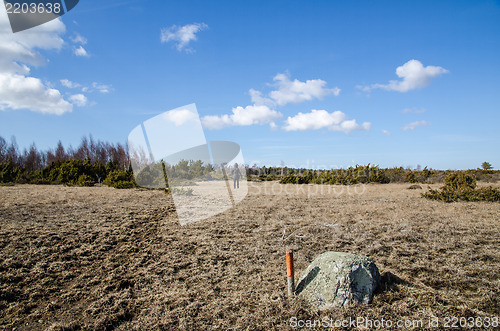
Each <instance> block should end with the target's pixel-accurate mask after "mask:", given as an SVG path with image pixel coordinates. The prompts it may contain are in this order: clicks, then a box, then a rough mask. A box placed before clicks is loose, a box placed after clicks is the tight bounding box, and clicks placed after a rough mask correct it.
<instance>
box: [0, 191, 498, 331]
mask: <svg viewBox="0 0 500 331" xmlns="http://www.w3.org/2000/svg"><path fill="white" fill-rule="evenodd" d="M406 187H407V184H384V185H379V184H368V185H352V186H348V187H346V186H327V185H280V184H278V183H275V182H274V183H273V182H263V183H252V184H251V185H250V193H249V195H248V196H247V197H246V198H245V199H244V200H243V201H242V202H241V203H240V204H238V205H237V206H236V208H235V209H233V210H229V211H227V212H225V213H222V214H220V215H217V216H215V217H212V218H210V219H207V220H205V221H200V222H197V223H193V224H189V225H186V226H183V227H181V226H180V225H179V224H178V222H177V220H176V217H175V209H174V205H173V202H172V200H171V198H170V195H166V194H164V193H163V192H161V191H151V190H139V189H130V190H115V189H113V188H109V187H63V186H35V185H16V186H6V187H0V222H1V223H0V249H1V252H2V254H1V255H0V328H4V329H13V328H17V329H18V330H21V329H26V330H39V329H50V330H79V329H83V330H145V329H164V330H177V329H179V330H200V329H203V330H218V329H224V330H227V329H236V330H283V329H289V328H290V327H289V325H290V324H289V323H290V319H291V318H293V317H296V318H298V319H305V320H307V319H321V318H324V317H327V318H332V319H334V320H340V319H348V318H349V317H351V318H354V319H355V318H357V317H359V316H361V317H365V318H367V319H378V320H380V319H381V318H384V319H386V320H387V319H391V320H392V321H394V322H395V321H396V320H398V319H404V320H411V319H415V320H423V321H424V322H427V321H428V320H429V318H430V317H439V318H441V319H443V318H445V317H451V316H459V317H475V318H486V317H492V316H497V317H498V314H499V311H500V299H499V297H500V282H499V278H498V270H499V269H500V252H499V247H500V238H499V236H498V233H499V232H500V231H499V230H500V226H499V218H498V215H499V213H498V204H496V203H488V202H456V203H454V204H443V203H440V202H439V201H432V200H427V199H422V198H421V197H420V193H419V192H418V190H408V189H406ZM286 249H293V250H294V256H295V259H296V260H295V267H296V274H298V275H300V273H301V271H302V270H304V269H305V268H306V267H307V265H308V264H309V263H310V262H311V261H312V260H313V259H314V258H315V257H316V256H317V255H318V254H320V253H322V252H325V251H328V250H331V251H343V252H352V253H360V254H364V255H367V256H369V257H370V258H371V259H372V260H373V261H374V262H375V263H376V264H377V266H378V268H379V270H380V272H381V273H382V276H383V281H382V286H381V288H380V289H379V290H378V291H377V293H376V295H375V296H374V299H373V302H372V303H371V304H369V305H363V306H355V307H349V308H342V309H332V310H329V311H324V312H316V311H314V310H310V309H309V308H307V307H306V306H305V305H304V303H303V302H302V301H301V300H300V298H293V299H289V298H287V290H286V271H285V265H284V264H285V261H284V256H285V250H286ZM298 275H297V277H298Z"/></svg>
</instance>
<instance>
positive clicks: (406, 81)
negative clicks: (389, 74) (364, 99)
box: [358, 60, 449, 92]
mask: <svg viewBox="0 0 500 331" xmlns="http://www.w3.org/2000/svg"><path fill="white" fill-rule="evenodd" d="M448 72H449V71H448V70H446V69H444V68H442V67H437V66H427V67H424V66H423V64H422V63H421V62H420V61H418V60H410V61H408V62H406V63H405V64H403V65H402V66H399V67H397V68H396V75H397V76H398V77H399V78H401V79H402V80H391V81H389V83H388V84H373V85H370V86H358V88H360V89H361V90H363V91H365V92H369V91H371V90H373V89H384V90H387V91H397V92H408V91H410V90H415V89H419V88H423V87H426V86H427V85H429V84H430V83H431V80H432V78H434V77H438V76H440V75H442V74H445V73H448Z"/></svg>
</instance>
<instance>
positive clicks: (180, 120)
mask: <svg viewBox="0 0 500 331" xmlns="http://www.w3.org/2000/svg"><path fill="white" fill-rule="evenodd" d="M163 117H164V118H165V120H167V121H169V122H172V123H174V124H175V126H180V125H182V124H184V123H187V122H189V121H196V120H197V119H198V116H197V115H196V114H194V113H192V112H190V111H189V110H187V109H179V110H170V111H168V112H166V113H164V114H163Z"/></svg>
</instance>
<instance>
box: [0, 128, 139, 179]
mask: <svg viewBox="0 0 500 331" xmlns="http://www.w3.org/2000/svg"><path fill="white" fill-rule="evenodd" d="M0 183H31V184H65V185H78V186H91V185H94V184H95V183H104V184H107V185H110V186H114V187H117V186H124V187H133V186H134V185H135V184H134V182H133V174H132V171H131V168H130V157H129V155H128V151H127V148H125V147H124V145H122V144H119V143H118V144H110V143H108V142H103V141H100V140H95V139H94V138H93V137H92V136H90V137H88V138H87V137H83V138H82V140H81V142H80V145H79V146H77V147H76V148H73V147H72V146H70V147H69V148H67V149H66V148H64V145H63V144H62V142H61V141H59V142H58V144H57V147H56V148H54V149H48V150H46V151H41V150H39V149H38V148H37V147H36V145H35V143H33V144H32V145H31V146H30V147H29V148H28V149H24V150H22V151H21V150H20V149H19V147H18V145H17V143H16V139H15V138H14V137H12V138H11V141H10V143H9V142H7V141H6V140H5V138H3V137H1V136H0Z"/></svg>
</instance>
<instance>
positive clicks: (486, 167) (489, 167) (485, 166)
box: [481, 162, 493, 170]
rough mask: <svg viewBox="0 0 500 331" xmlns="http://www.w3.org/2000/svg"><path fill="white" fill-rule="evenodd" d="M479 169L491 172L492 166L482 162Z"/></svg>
mask: <svg viewBox="0 0 500 331" xmlns="http://www.w3.org/2000/svg"><path fill="white" fill-rule="evenodd" d="M481 168H483V170H492V169H493V166H492V165H491V163H489V162H483V164H481Z"/></svg>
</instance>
